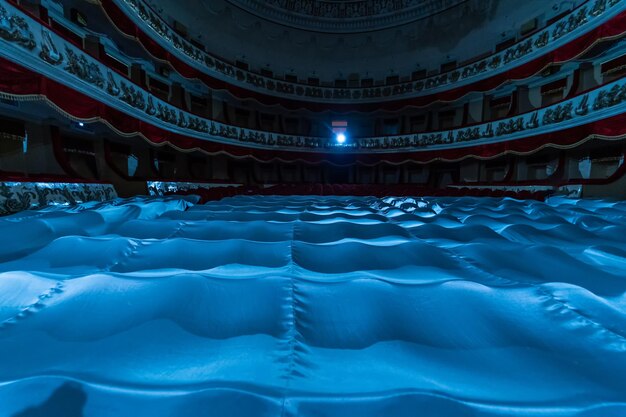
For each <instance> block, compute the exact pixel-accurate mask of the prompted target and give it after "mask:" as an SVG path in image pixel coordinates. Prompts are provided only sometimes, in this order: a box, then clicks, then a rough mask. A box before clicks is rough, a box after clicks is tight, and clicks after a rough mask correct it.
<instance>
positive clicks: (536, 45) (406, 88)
mask: <svg viewBox="0 0 626 417" xmlns="http://www.w3.org/2000/svg"><path fill="white" fill-rule="evenodd" d="M113 1H114V3H116V4H117V5H118V6H119V7H120V8H121V9H122V10H126V11H128V13H127V14H128V16H129V17H130V18H131V20H133V21H134V22H135V24H137V25H138V26H139V27H140V28H141V27H143V28H144V29H145V32H146V33H147V34H148V35H149V36H150V37H151V38H153V39H154V40H155V41H157V42H161V43H162V44H163V45H164V47H165V48H166V49H168V50H169V51H171V52H173V53H175V54H177V55H178V56H179V57H181V59H183V60H185V61H187V62H188V63H190V64H191V65H192V66H194V67H195V68H197V69H198V70H200V71H202V72H204V73H206V74H207V75H209V76H212V77H215V78H218V79H223V80H226V81H227V82H231V83H232V84H235V85H240V86H244V87H245V88H248V89H251V90H253V91H258V92H260V93H263V94H268V95H275V96H280V97H285V98H290V99H297V100H304V101H314V102H342V103H358V102H364V103H366V102H373V101H376V102H381V101H391V100H398V99H406V98H414V97H420V96H426V95H430V94H435V93H438V92H441V91H445V90H448V89H452V88H455V87H458V86H459V85H466V84H469V83H472V82H476V81H480V80H482V79H485V78H488V77H490V76H493V75H495V74H497V73H501V72H503V71H506V70H509V69H512V68H514V67H515V66H518V65H521V64H523V63H525V62H527V61H528V59H530V57H532V56H533V55H534V56H539V54H545V53H547V52H549V51H550V48H556V47H557V46H558V45H561V44H562V43H563V41H564V38H569V37H571V38H573V37H575V36H579V35H581V34H583V33H586V32H588V31H590V30H592V29H593V28H595V27H596V26H597V25H598V24H600V23H602V22H603V21H604V20H605V17H607V16H608V15H609V14H611V15H614V14H615V13H616V12H618V11H622V10H624V9H625V7H624V0H587V3H592V5H589V4H585V5H582V6H580V7H578V8H576V9H574V10H573V11H571V12H570V13H569V14H568V15H566V16H564V17H562V18H561V19H559V20H558V21H556V22H554V23H552V24H551V25H550V26H548V27H546V28H544V29H543V30H541V31H539V32H538V33H536V34H534V35H532V36H530V37H528V38H525V39H523V40H521V41H519V42H518V43H517V44H515V45H513V46H511V47H509V48H507V49H505V50H503V51H500V52H498V53H495V54H493V55H491V56H489V57H487V58H484V59H481V60H479V61H477V62H473V63H470V64H467V65H465V66H462V67H459V68H457V69H454V70H451V71H448V72H444V73H440V74H437V75H434V76H431V77H427V78H424V79H422V80H417V81H411V82H405V83H399V84H394V85H385V86H377V87H370V88H361V87H359V88H332V87H316V86H310V85H308V84H301V83H292V82H286V81H283V80H277V79H275V78H268V77H265V76H261V75H258V74H256V73H253V72H250V71H245V70H242V69H240V68H237V67H235V66H234V65H231V64H229V63H227V62H225V61H222V60H220V59H218V58H216V57H214V56H212V55H210V54H208V53H207V52H205V51H204V50H202V49H200V48H198V47H196V46H195V45H193V44H192V43H191V42H189V41H187V40H186V39H184V38H182V37H181V36H180V35H178V34H177V33H176V32H175V31H174V30H173V29H172V28H171V27H169V26H168V24H167V23H166V22H165V21H164V20H163V19H162V18H161V17H160V16H159V15H158V14H157V13H155V12H153V11H152V9H151V8H150V7H149V6H148V5H147V4H146V3H145V2H144V1H143V0H113ZM618 4H621V6H622V7H616V6H617V5H618Z"/></svg>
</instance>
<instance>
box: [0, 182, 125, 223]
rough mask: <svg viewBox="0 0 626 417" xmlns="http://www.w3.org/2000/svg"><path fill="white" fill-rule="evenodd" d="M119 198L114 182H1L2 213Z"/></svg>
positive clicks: (0, 205) (0, 210)
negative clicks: (112, 183)
mask: <svg viewBox="0 0 626 417" xmlns="http://www.w3.org/2000/svg"><path fill="white" fill-rule="evenodd" d="M116 197H117V193H116V192H115V188H113V185H111V184H80V183H78V184H72V183H44V182H0V216H1V215H7V214H12V213H17V212H20V211H23V210H35V209H38V208H41V207H46V206H50V205H74V204H80V203H86V202H89V201H108V200H112V199H114V198H116Z"/></svg>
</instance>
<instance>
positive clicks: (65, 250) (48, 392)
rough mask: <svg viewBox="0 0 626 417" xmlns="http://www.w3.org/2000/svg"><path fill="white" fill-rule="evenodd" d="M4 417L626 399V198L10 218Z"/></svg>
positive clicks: (597, 405)
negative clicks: (609, 200)
mask: <svg viewBox="0 0 626 417" xmlns="http://www.w3.org/2000/svg"><path fill="white" fill-rule="evenodd" d="M0 236H2V237H3V239H2V245H0V323H1V324H0V417H4V416H19V417H40V416H41V417H43V416H46V417H57V416H63V417H78V416H86V417H92V416H93V417H104V416H107V417H108V416H116V417H120V416H122V417H125V416H129V417H130V416H149V417H166V416H167V417H195V416H219V417H221V416H224V417H231V416H232V417H239V416H251V417H252V416H254V417H256V416H277V417H278V416H283V417H285V416H294V417H295V416H333V417H344V416H346V417H351V416H357V417H361V416H371V417H387V416H407V417H408V416H411V417H469V416H529V417H530V416H533V417H534V416H550V417H552V416H560V417H561V416H581V417H592V416H594V417H619V416H626V338H625V337H626V297H625V291H626V203H610V202H599V201H596V202H590V201H566V200H556V199H555V200H551V201H549V202H548V203H547V204H544V203H537V202H520V201H515V200H508V199H506V200H498V199H489V198H484V199H473V198H449V199H446V198H435V199H427V200H411V199H391V198H390V199H385V200H380V199H375V198H333V197H294V198H285V197H283V198H280V197H275V198H273V197H237V198H231V199H225V200H223V201H221V202H215V203H210V204H208V205H204V206H199V205H193V204H191V203H188V202H185V201H182V200H177V199H162V200H144V199H136V200H126V201H118V202H116V203H115V204H114V205H111V204H100V205H93V204H92V205H83V206H81V207H79V208H74V209H72V210H70V209H67V208H65V209H63V208H56V209H50V210H43V211H38V212H27V213H22V214H20V215H16V216H12V217H4V218H0Z"/></svg>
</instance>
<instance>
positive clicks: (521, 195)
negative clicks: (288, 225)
mask: <svg viewBox="0 0 626 417" xmlns="http://www.w3.org/2000/svg"><path fill="white" fill-rule="evenodd" d="M172 194H178V195H198V196H199V197H200V199H201V202H207V201H215V200H221V199H222V198H225V197H232V196H236V195H284V196H287V195H336V196H373V197H388V196H397V197H426V196H433V197H466V196H467V197H496V198H505V197H509V198H516V199H520V200H539V201H543V200H545V199H546V197H548V196H549V195H550V194H551V191H549V190H543V191H529V190H522V191H513V190H503V189H490V188H467V187H466V188H445V189H442V188H429V187H423V186H415V185H403V184H398V185H382V184H279V185H273V186H270V187H265V188H262V187H244V186H232V187H214V188H208V189H206V188H199V189H195V190H185V191H177V192H175V193H172Z"/></svg>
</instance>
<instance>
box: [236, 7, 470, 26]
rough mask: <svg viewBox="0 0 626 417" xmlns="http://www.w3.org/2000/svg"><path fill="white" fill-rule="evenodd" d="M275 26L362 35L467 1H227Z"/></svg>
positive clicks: (423, 17) (424, 16) (423, 16)
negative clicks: (358, 33)
mask: <svg viewBox="0 0 626 417" xmlns="http://www.w3.org/2000/svg"><path fill="white" fill-rule="evenodd" d="M227 1H228V2H230V3H231V4H233V5H235V6H237V7H240V8H242V9H244V10H246V11H248V12H250V13H253V14H255V15H257V16H259V17H262V18H264V19H267V20H271V21H274V22H276V23H279V24H282V25H286V26H291V27H296V28H300V29H307V30H311V31H319V32H337V33H349V32H363V31H372V30H378V29H384V28H389V27H392V26H397V25H403V24H406V23H410V22H413V21H416V20H420V19H425V18H427V17H430V16H432V15H435V14H437V13H441V12H443V11H445V10H446V9H449V8H451V7H454V6H458V5H459V4H461V3H465V2H466V1H468V0H387V1H385V0H227Z"/></svg>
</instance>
